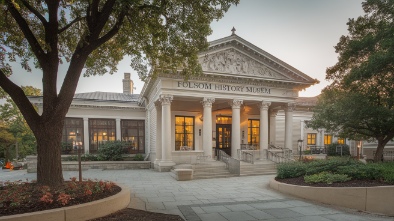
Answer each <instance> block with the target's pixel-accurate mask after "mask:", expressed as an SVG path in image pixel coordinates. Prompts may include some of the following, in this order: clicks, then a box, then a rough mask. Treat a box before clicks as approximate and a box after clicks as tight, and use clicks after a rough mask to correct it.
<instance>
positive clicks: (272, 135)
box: [269, 110, 278, 145]
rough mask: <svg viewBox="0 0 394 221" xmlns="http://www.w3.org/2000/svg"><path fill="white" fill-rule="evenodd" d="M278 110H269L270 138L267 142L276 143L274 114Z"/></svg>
mask: <svg viewBox="0 0 394 221" xmlns="http://www.w3.org/2000/svg"><path fill="white" fill-rule="evenodd" d="M277 114H278V110H271V112H270V140H269V143H270V144H272V145H276V115H277Z"/></svg>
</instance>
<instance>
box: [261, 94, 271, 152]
mask: <svg viewBox="0 0 394 221" xmlns="http://www.w3.org/2000/svg"><path fill="white" fill-rule="evenodd" d="M270 105H271V103H270V102H264V101H263V102H261V104H259V107H260V144H259V145H260V156H264V152H265V151H266V150H267V149H268V108H269V106H270Z"/></svg>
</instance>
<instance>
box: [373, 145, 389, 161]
mask: <svg viewBox="0 0 394 221" xmlns="http://www.w3.org/2000/svg"><path fill="white" fill-rule="evenodd" d="M386 143H387V142H384V141H383V140H380V139H378V147H377V148H376V154H375V157H374V159H373V160H374V162H375V163H379V162H382V159H383V149H384V146H386Z"/></svg>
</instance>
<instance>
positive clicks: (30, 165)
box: [26, 156, 150, 173]
mask: <svg viewBox="0 0 394 221" xmlns="http://www.w3.org/2000/svg"><path fill="white" fill-rule="evenodd" d="M26 159H27V172H28V173H36V172H37V156H28V157H26ZM81 166H82V170H88V169H102V170H133V169H150V161H82V162H81ZM62 168H63V170H64V171H77V170H78V162H77V161H62Z"/></svg>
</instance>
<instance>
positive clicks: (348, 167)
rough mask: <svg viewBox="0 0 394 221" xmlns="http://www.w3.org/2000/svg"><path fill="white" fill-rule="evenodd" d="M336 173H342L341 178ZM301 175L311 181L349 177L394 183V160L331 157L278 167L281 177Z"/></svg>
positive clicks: (283, 164) (278, 176) (278, 175)
mask: <svg viewBox="0 0 394 221" xmlns="http://www.w3.org/2000/svg"><path fill="white" fill-rule="evenodd" d="M330 174H334V175H330ZM313 175H314V176H313ZM336 175H340V176H338V177H339V178H338V177H337V176H336ZM301 176H304V179H305V181H307V180H308V181H310V182H312V181H314V180H319V179H323V178H325V179H326V181H323V182H327V180H328V181H329V182H330V181H331V180H335V179H339V180H340V181H341V180H346V177H349V178H351V179H358V180H363V179H368V180H383V181H385V182H386V183H390V184H394V162H384V163H368V164H364V163H361V162H360V161H357V160H353V159H351V158H343V157H342V158H340V157H331V158H329V159H328V160H313V161H311V162H288V163H281V164H279V165H278V167H277V178H279V179H286V178H294V177H301ZM327 177H328V178H327ZM334 182H335V181H334Z"/></svg>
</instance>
